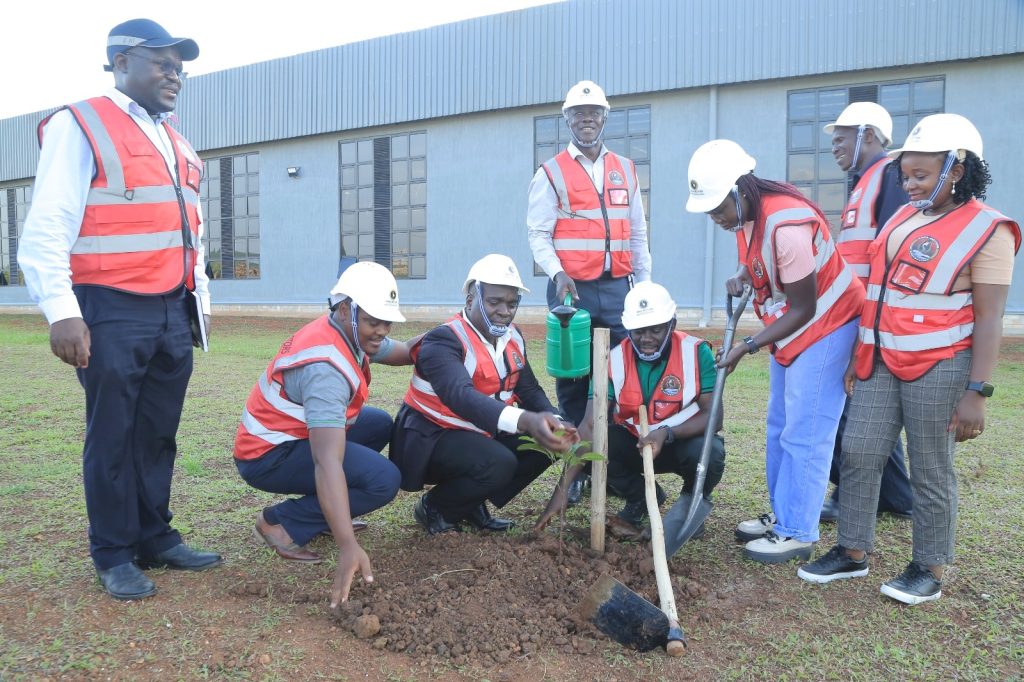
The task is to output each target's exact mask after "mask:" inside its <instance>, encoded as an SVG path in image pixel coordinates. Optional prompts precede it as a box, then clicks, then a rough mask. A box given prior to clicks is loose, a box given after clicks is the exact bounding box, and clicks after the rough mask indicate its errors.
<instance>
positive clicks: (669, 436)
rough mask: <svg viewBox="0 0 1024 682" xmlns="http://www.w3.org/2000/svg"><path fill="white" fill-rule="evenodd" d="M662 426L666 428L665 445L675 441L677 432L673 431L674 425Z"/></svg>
mask: <svg viewBox="0 0 1024 682" xmlns="http://www.w3.org/2000/svg"><path fill="white" fill-rule="evenodd" d="M661 428H663V429H665V445H668V444H669V443H672V442H674V441H675V439H676V434H674V433H672V427H671V426H663V427H661Z"/></svg>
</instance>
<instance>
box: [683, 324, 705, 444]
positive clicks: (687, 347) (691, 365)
mask: <svg viewBox="0 0 1024 682" xmlns="http://www.w3.org/2000/svg"><path fill="white" fill-rule="evenodd" d="M699 345H700V341H699V340H698V339H696V338H694V337H692V336H687V337H686V338H685V339H683V342H682V343H681V344H679V350H680V352H681V353H682V354H683V376H682V377H681V379H682V381H683V404H684V405H689V404H690V403H692V402H693V401H694V399H696V397H697V385H696V382H693V381H690V379H692V378H693V377H694V376H695V375H697V367H696V365H697V346H699ZM681 423H682V422H680V424H681Z"/></svg>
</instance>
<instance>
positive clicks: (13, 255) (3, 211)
mask: <svg viewBox="0 0 1024 682" xmlns="http://www.w3.org/2000/svg"><path fill="white" fill-rule="evenodd" d="M30 203H32V186H31V185H20V186H18V187H7V188H3V189H0V286H12V285H19V284H24V283H25V280H24V278H23V277H22V276H21V269H20V268H18V239H20V238H21V232H22V230H23V229H24V228H25V216H27V215H28V206H29V204H30Z"/></svg>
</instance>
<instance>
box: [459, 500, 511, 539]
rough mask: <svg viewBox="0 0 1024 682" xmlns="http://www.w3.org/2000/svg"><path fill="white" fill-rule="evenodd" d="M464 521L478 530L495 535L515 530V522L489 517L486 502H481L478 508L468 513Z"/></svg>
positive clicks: (489, 513)
mask: <svg viewBox="0 0 1024 682" xmlns="http://www.w3.org/2000/svg"><path fill="white" fill-rule="evenodd" d="M466 520H467V521H469V522H470V523H471V524H473V525H474V526H476V527H477V529H478V530H490V531H494V532H495V533H504V532H505V531H507V530H511V529H512V528H515V525H516V522H515V521H512V520H511V519H498V518H495V517H493V516H491V512H490V511H488V510H487V503H486V502H481V503H480V506H479V507H477V508H475V509H474V510H473V511H472V512H470V514H469V516H467V517H466Z"/></svg>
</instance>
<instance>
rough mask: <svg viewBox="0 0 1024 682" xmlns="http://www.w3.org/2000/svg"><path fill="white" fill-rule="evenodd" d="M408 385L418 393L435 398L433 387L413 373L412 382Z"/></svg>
mask: <svg viewBox="0 0 1024 682" xmlns="http://www.w3.org/2000/svg"><path fill="white" fill-rule="evenodd" d="M409 383H410V384H412V387H413V388H414V389H416V390H417V391H419V392H420V393H425V394H427V395H432V396H434V397H435V398H436V397H437V393H436V392H435V391H434V385H433V384H431V383H430V382H429V381H427V380H426V379H424V378H423V377H421V376H420V375H419V374H416V372H415V371H414V372H413V374H412V380H411V381H410V382H409Z"/></svg>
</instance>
